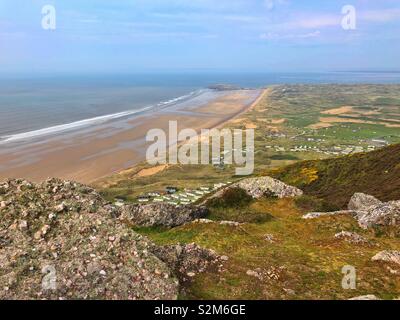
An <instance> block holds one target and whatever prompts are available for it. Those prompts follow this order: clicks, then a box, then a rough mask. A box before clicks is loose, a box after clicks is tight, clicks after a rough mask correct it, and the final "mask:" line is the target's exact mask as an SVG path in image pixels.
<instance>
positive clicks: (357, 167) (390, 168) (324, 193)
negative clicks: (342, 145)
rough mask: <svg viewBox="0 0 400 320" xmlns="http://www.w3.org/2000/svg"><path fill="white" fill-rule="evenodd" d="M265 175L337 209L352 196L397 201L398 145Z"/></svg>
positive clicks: (399, 186)
mask: <svg viewBox="0 0 400 320" xmlns="http://www.w3.org/2000/svg"><path fill="white" fill-rule="evenodd" d="M265 174H266V175H271V176H273V177H275V178H277V179H280V180H282V181H284V182H287V183H289V184H291V185H295V186H298V187H300V188H301V189H302V190H303V191H304V192H305V193H306V194H308V195H312V196H315V197H318V198H320V199H323V200H325V201H327V202H329V203H330V204H332V205H335V206H337V207H340V208H345V207H346V205H347V203H348V201H349V200H350V198H351V196H352V195H353V194H354V193H356V192H363V193H367V194H371V195H373V196H375V197H377V198H378V199H380V200H382V201H389V200H399V199H400V144H397V145H393V146H389V147H386V148H383V149H380V150H378V151H374V152H369V153H361V154H356V155H352V156H346V157H341V158H335V159H325V160H315V161H305V162H299V163H296V164H293V165H291V166H288V167H284V168H280V169H277V170H272V171H269V172H265ZM310 177H311V178H310Z"/></svg>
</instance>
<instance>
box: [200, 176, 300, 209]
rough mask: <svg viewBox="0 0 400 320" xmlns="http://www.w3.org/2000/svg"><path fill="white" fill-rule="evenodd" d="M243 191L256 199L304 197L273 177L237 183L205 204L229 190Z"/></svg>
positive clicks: (219, 192)
mask: <svg viewBox="0 0 400 320" xmlns="http://www.w3.org/2000/svg"><path fill="white" fill-rule="evenodd" d="M236 188H239V189H242V190H244V191H246V193H247V194H248V195H249V196H251V197H252V198H254V199H259V198H261V197H264V196H273V197H278V198H280V199H282V198H293V197H298V196H301V195H303V191H302V190H300V189H298V188H296V187H292V186H289V185H287V184H285V183H283V182H282V181H279V180H276V179H273V178H271V177H259V178H248V179H244V180H241V181H239V182H237V183H234V184H232V185H230V186H229V187H226V188H223V189H221V190H219V191H218V192H216V193H215V194H214V195H213V196H211V197H210V198H208V199H207V201H206V202H205V203H207V202H208V201H210V200H211V199H214V198H220V197H222V196H223V195H224V193H225V192H226V191H227V190H229V189H236Z"/></svg>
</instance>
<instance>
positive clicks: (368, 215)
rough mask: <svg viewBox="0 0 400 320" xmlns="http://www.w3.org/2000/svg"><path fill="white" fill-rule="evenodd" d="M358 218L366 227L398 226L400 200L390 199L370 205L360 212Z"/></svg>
mask: <svg viewBox="0 0 400 320" xmlns="http://www.w3.org/2000/svg"><path fill="white" fill-rule="evenodd" d="M357 220H358V224H359V225H360V226H361V227H362V228H364V229H368V228H371V227H375V226H398V225H400V201H390V202H385V203H381V204H378V205H373V206H371V207H368V208H366V209H364V210H363V211H359V212H358V214H357Z"/></svg>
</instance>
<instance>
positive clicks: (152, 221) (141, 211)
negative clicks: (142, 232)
mask: <svg viewBox="0 0 400 320" xmlns="http://www.w3.org/2000/svg"><path fill="white" fill-rule="evenodd" d="M122 215H123V217H124V218H125V219H127V220H128V221H130V222H132V223H133V224H135V225H138V226H144V227H154V226H162V227H168V228H173V227H177V226H180V225H183V224H185V223H188V222H192V221H194V220H196V219H200V218H204V217H206V216H207V215H208V209H207V208H205V207H197V206H192V205H187V206H179V207H177V206H175V205H171V204H166V203H152V204H146V205H140V204H137V205H127V206H125V207H124V208H123V209H122Z"/></svg>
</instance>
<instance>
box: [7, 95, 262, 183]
mask: <svg viewBox="0 0 400 320" xmlns="http://www.w3.org/2000/svg"><path fill="white" fill-rule="evenodd" d="M263 92H264V91H263V90H236V91H229V92H223V93H220V94H219V95H218V96H217V97H216V98H215V99H213V100H210V101H208V102H207V103H205V104H203V105H202V104H199V103H195V101H192V102H190V101H187V102H185V103H183V104H182V105H179V104H178V105H177V106H174V107H173V108H166V109H164V110H158V111H155V112H152V113H149V114H142V115H139V116H135V117H132V118H130V117H127V118H125V119H119V120H117V121H110V122H107V123H104V124H101V125H97V126H93V127H90V128H82V129H81V130H77V131H76V132H74V133H65V134H59V135H56V136H54V137H49V138H43V139H40V141H37V140H36V141H34V142H24V143H21V144H18V145H16V146H15V145H10V146H8V145H1V146H0V180H3V179H7V178H23V179H28V180H31V181H34V182H40V181H43V180H45V179H47V178H49V177H56V178H60V179H66V180H74V181H78V182H82V183H92V182H94V181H96V180H98V179H101V178H104V177H107V176H109V175H112V174H115V173H118V172H121V171H123V170H127V169H129V168H131V167H133V166H135V165H137V164H139V163H140V162H142V161H143V160H145V150H146V148H147V145H148V143H146V141H145V136H146V133H147V132H148V131H149V130H150V129H154V128H159V129H163V130H165V131H168V130H167V128H168V124H169V121H172V120H173V121H177V122H178V130H181V129H184V128H192V129H195V130H196V131H199V130H201V129H211V128H217V127H221V126H222V125H224V124H225V123H227V122H229V121H230V120H232V119H234V118H235V117H237V116H238V115H240V114H242V113H243V112H245V111H247V110H248V109H249V108H251V107H252V106H253V105H254V103H255V102H256V101H258V98H259V97H260V95H261V94H262V93H263Z"/></svg>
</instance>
